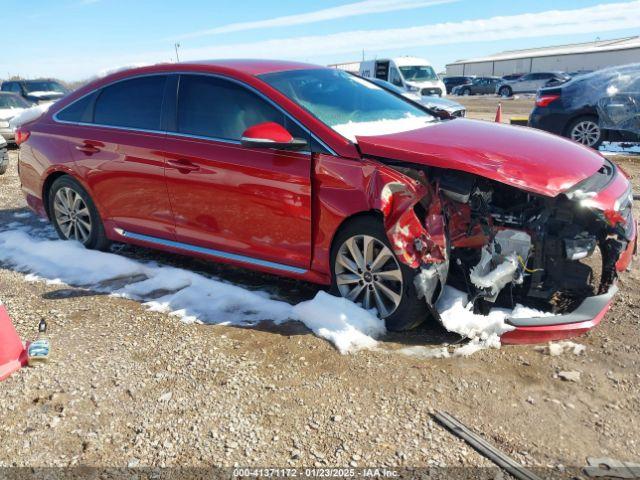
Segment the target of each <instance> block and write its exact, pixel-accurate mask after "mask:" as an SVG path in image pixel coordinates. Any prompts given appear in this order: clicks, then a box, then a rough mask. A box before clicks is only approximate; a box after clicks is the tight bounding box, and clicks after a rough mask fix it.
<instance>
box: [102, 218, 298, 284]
mask: <svg viewBox="0 0 640 480" xmlns="http://www.w3.org/2000/svg"><path fill="white" fill-rule="evenodd" d="M115 231H116V233H117V234H118V235H121V236H123V237H124V238H131V239H134V240H139V241H142V242H149V243H154V244H156V245H163V246H165V247H171V248H176V249H179V250H184V251H187V252H194V253H201V254H203V255H208V256H210V257H214V258H222V259H225V260H233V261H235V262H241V263H247V264H249V265H257V266H260V267H265V268H270V269H273V270H280V271H283V272H290V273H296V274H299V275H303V274H305V273H307V272H308V270H306V269H304V268H299V267H292V266H291V265H284V264H282V263H276V262H270V261H268V260H261V259H259V258H253V257H247V256H246V255H240V254H237V253H229V252H224V251H222V250H214V249H212V248H206V247H199V246H197V245H190V244H188V243H182V242H176V241H175V240H167V239H164V238H158V237H152V236H150V235H144V234H141V233H135V232H128V231H126V230H124V229H122V228H115Z"/></svg>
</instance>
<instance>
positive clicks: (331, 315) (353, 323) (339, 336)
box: [293, 292, 386, 354]
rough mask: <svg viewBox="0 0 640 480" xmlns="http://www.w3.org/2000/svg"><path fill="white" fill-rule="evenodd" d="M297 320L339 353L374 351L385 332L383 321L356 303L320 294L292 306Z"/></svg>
mask: <svg viewBox="0 0 640 480" xmlns="http://www.w3.org/2000/svg"><path fill="white" fill-rule="evenodd" d="M293 314H294V316H295V317H296V319H297V320H299V321H301V322H302V323H304V324H305V325H306V326H307V327H309V328H310V329H311V330H312V331H313V333H315V334H316V335H318V336H319V337H322V338H324V339H326V340H328V341H330V342H331V343H333V344H334V345H335V346H336V348H337V349H338V350H339V351H340V353H343V354H345V353H350V352H356V351H358V350H362V349H372V348H374V347H375V346H376V345H377V342H376V340H375V339H376V338H378V337H380V336H382V335H384V334H385V333H386V328H385V326H384V320H381V319H379V318H378V317H377V316H376V315H374V314H373V313H372V312H368V311H367V310H364V309H363V308H361V307H359V306H358V305H356V304H355V303H353V302H351V301H349V300H347V299H345V298H338V297H334V296H333V295H329V294H328V293H326V292H318V294H317V295H316V297H315V298H314V299H313V300H309V301H308V302H302V303H299V304H298V305H296V306H294V307H293Z"/></svg>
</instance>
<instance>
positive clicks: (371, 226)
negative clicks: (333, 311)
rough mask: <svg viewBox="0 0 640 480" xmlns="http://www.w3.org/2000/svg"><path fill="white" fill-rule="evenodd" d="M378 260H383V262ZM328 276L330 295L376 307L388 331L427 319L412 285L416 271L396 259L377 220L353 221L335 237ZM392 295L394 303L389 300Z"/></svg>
mask: <svg viewBox="0 0 640 480" xmlns="http://www.w3.org/2000/svg"><path fill="white" fill-rule="evenodd" d="M353 250H357V252H356V255H353V254H352V253H351V252H352V251H353ZM358 252H359V253H358ZM363 252H367V253H366V254H363ZM385 256H387V257H385ZM356 257H360V261H358V258H356ZM381 258H386V260H385V261H384V262H382V260H380V259H381ZM367 266H368V267H369V268H367ZM331 273H332V280H331V293H332V294H333V295H336V296H340V297H344V298H348V299H349V300H352V301H354V302H355V303H358V304H360V305H362V306H363V307H364V308H377V309H378V316H379V317H380V318H384V320H385V324H386V326H387V329H388V330H391V331H404V330H410V329H412V328H415V327H417V326H418V325H420V324H421V323H422V322H424V321H425V320H426V319H427V316H428V307H427V305H426V302H425V300H424V299H419V298H418V294H417V290H416V288H415V286H414V279H415V277H416V275H417V273H418V272H417V271H416V270H414V269H413V268H411V267H409V266H407V265H405V264H404V263H402V262H400V261H399V260H398V259H397V258H396V256H395V255H394V254H393V251H392V248H391V244H390V242H389V239H388V238H387V234H386V233H385V231H384V228H383V225H382V222H381V221H380V219H378V218H376V217H373V216H366V217H364V216H363V217H358V218H355V219H353V220H352V221H351V222H349V223H348V224H347V225H346V227H344V228H343V229H342V230H341V231H340V232H339V233H338V234H337V235H336V238H335V239H334V242H333V247H332V249H331ZM380 284H382V286H380ZM389 291H391V293H389ZM394 295H395V297H396V301H394V300H393V299H392V298H391V297H393V296H394ZM379 299H382V300H381V301H382V302H383V306H382V308H380V307H379V305H380V304H379V301H380V300H379ZM385 310H386V312H385Z"/></svg>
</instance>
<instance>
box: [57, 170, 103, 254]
mask: <svg viewBox="0 0 640 480" xmlns="http://www.w3.org/2000/svg"><path fill="white" fill-rule="evenodd" d="M48 202H49V203H48V205H49V218H50V219H51V223H53V226H54V228H55V229H56V232H57V233H58V236H59V237H60V238H61V239H62V240H75V241H78V242H80V243H82V244H83V245H84V246H85V247H86V248H90V249H93V250H107V249H108V248H109V246H110V245H111V242H110V241H109V239H108V238H107V236H106V235H105V232H104V225H103V224H102V219H101V218H100V215H99V214H98V209H97V208H96V206H95V204H94V203H93V200H92V199H91V196H90V195H89V194H88V193H87V191H86V190H85V189H84V187H83V186H82V185H80V183H79V182H78V181H77V180H75V179H74V178H72V177H70V176H68V175H65V176H62V177H59V178H57V179H56V180H55V181H54V182H53V184H52V185H51V188H50V189H49V194H48Z"/></svg>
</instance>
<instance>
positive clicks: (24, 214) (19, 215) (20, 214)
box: [13, 212, 31, 218]
mask: <svg viewBox="0 0 640 480" xmlns="http://www.w3.org/2000/svg"><path fill="white" fill-rule="evenodd" d="M13 216H14V218H29V217H30V216H31V212H16V213H14V214H13Z"/></svg>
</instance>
